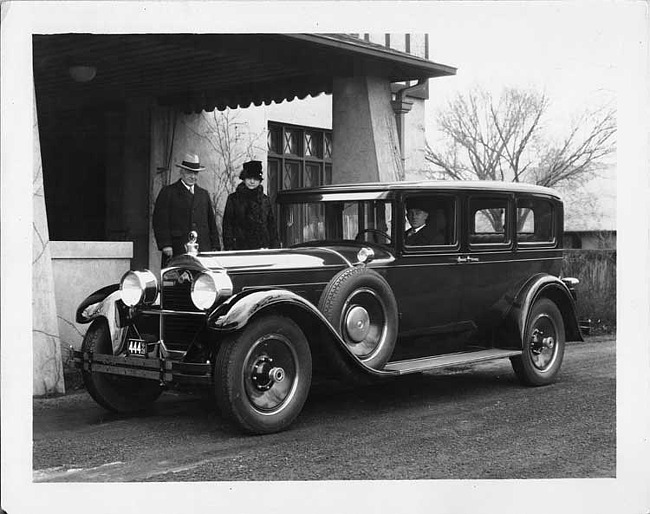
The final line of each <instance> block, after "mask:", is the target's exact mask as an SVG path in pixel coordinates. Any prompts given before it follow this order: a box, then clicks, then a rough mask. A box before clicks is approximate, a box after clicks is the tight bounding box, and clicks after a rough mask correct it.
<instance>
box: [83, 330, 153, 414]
mask: <svg viewBox="0 0 650 514" xmlns="http://www.w3.org/2000/svg"><path fill="white" fill-rule="evenodd" d="M81 350H82V351H83V352H89V353H91V354H100V355H113V346H112V344H111V334H110V331H109V329H108V324H107V322H106V320H105V319H104V318H98V319H96V320H95V321H93V322H92V324H91V325H90V328H89V329H88V331H87V332H86V335H85V337H84V340H83V342H82V343H81ZM81 376H82V378H83V382H84V385H85V386H86V390H87V391H88V393H89V394H90V396H92V398H93V399H94V400H95V401H96V402H97V403H98V404H100V405H101V406H102V407H104V408H106V409H108V410H110V411H113V412H136V411H140V410H144V409H146V408H147V407H149V406H150V405H151V404H152V403H153V402H155V401H156V400H157V399H158V397H159V396H160V394H161V393H162V391H163V389H162V387H161V386H160V383H159V382H158V381H156V380H148V379H144V378H136V377H123V376H118V375H111V374H108V373H98V372H96V371H88V370H85V369H82V371H81Z"/></svg>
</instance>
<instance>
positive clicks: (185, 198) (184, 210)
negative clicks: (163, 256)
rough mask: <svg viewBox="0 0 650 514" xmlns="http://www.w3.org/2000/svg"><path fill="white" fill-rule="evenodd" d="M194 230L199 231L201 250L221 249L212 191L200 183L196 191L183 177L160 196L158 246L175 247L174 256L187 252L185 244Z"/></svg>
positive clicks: (155, 213) (156, 226)
mask: <svg viewBox="0 0 650 514" xmlns="http://www.w3.org/2000/svg"><path fill="white" fill-rule="evenodd" d="M192 230H195V231H196V233H197V234H198V240H197V243H198V244H199V251H202V252H205V251H210V250H220V249H221V246H220V244H219V233H218V231H217V221H216V219H215V215H214V209H213V208H212V202H211V201H210V194H209V193H208V192H207V191H206V190H205V189H203V188H201V187H199V186H197V185H194V194H192V193H190V192H189V191H188V189H187V188H186V187H185V186H184V185H183V183H182V181H181V180H180V179H179V180H178V181H177V182H174V183H173V184H170V185H169V186H165V187H163V188H162V189H161V190H160V193H159V194H158V198H157V199H156V205H155V207H154V211H153V231H154V235H155V236H156V243H157V245H158V249H159V250H162V249H163V248H164V247H166V246H171V247H172V249H173V251H174V255H181V254H183V253H185V243H187V238H188V234H189V233H190V231H192Z"/></svg>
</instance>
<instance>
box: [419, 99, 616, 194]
mask: <svg viewBox="0 0 650 514" xmlns="http://www.w3.org/2000/svg"><path fill="white" fill-rule="evenodd" d="M549 104H550V102H549V99H548V98H547V97H546V95H545V94H543V93H540V92H537V91H531V90H521V89H516V88H506V89H504V90H503V92H502V93H501V95H500V96H499V98H497V99H494V98H493V97H492V95H491V94H490V93H488V92H487V91H485V90H482V89H474V90H472V91H471V92H469V93H468V94H467V95H460V94H459V95H457V96H456V97H455V98H454V99H453V100H451V101H450V102H449V104H448V105H447V107H446V109H445V110H444V111H443V113H442V115H441V116H440V119H439V122H438V125H439V130H440V132H441V134H442V136H443V142H442V143H441V144H440V145H439V146H438V145H437V146H436V148H435V149H434V148H432V147H431V146H429V145H427V149H426V155H425V158H426V160H427V161H428V162H429V163H430V164H431V169H430V170H428V172H427V174H428V175H429V176H430V178H451V179H454V180H472V179H473V180H504V181H512V182H531V183H535V184H539V185H544V186H547V187H560V186H567V185H569V184H571V183H575V182H579V181H581V180H584V179H586V178H589V177H590V176H592V175H593V174H594V173H596V172H597V171H598V170H599V168H600V166H601V165H602V164H603V162H604V160H605V158H606V157H607V156H608V155H610V154H611V153H613V152H614V150H615V133H616V119H615V115H614V111H613V110H611V109H607V108H601V109H599V110H596V111H591V112H585V113H584V114H582V115H581V116H580V117H579V118H578V119H577V120H576V121H575V122H574V123H573V124H572V126H571V127H570V129H569V131H568V134H566V135H565V136H564V137H562V138H560V139H559V140H558V139H552V138H551V137H550V135H549V134H547V133H546V130H545V127H544V122H545V115H546V114H547V111H548V107H549Z"/></svg>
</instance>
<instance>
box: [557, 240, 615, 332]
mask: <svg viewBox="0 0 650 514" xmlns="http://www.w3.org/2000/svg"><path fill="white" fill-rule="evenodd" d="M562 276H565V277H575V278H577V279H579V280H580V284H579V285H578V289H577V291H578V305H577V308H578V318H579V319H581V320H582V319H591V322H592V328H593V330H594V331H595V332H611V331H614V330H616V250H565V251H564V262H563V265H562Z"/></svg>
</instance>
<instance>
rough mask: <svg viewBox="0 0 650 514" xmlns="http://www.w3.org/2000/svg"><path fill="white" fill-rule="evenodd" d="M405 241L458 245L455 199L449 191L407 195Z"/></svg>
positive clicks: (414, 244)
mask: <svg viewBox="0 0 650 514" xmlns="http://www.w3.org/2000/svg"><path fill="white" fill-rule="evenodd" d="M405 208H406V209H405V213H404V215H405V217H406V222H405V232H404V245H405V246H406V247H407V248H412V249H416V248H418V247H427V248H428V247H431V246H450V245H455V244H456V241H457V236H456V233H457V232H456V202H455V199H454V198H453V197H451V196H446V195H427V196H422V195H417V196H415V195H412V196H408V197H406V199H405Z"/></svg>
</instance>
